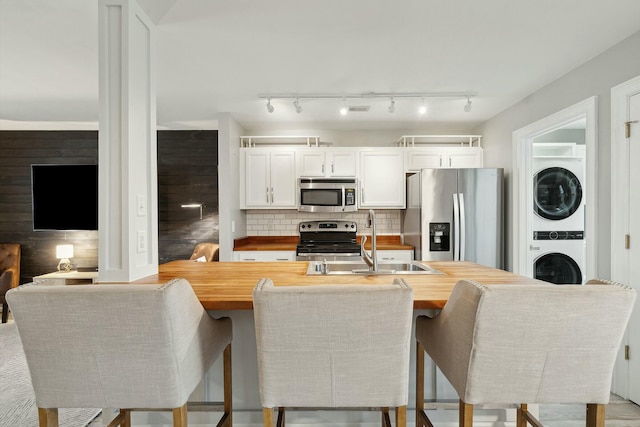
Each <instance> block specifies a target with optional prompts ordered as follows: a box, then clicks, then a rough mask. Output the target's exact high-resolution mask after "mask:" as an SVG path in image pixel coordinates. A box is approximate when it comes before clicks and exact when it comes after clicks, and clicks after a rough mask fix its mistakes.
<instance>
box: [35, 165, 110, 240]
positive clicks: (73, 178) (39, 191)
mask: <svg viewBox="0 0 640 427" xmlns="http://www.w3.org/2000/svg"><path fill="white" fill-rule="evenodd" d="M31 197H32V203H33V229H34V230H36V231H40V230H97V229H98V165H31Z"/></svg>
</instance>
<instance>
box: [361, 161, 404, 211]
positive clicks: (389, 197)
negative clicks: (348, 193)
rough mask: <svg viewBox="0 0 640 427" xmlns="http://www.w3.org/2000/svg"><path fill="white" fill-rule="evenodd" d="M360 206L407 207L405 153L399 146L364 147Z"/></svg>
mask: <svg viewBox="0 0 640 427" xmlns="http://www.w3.org/2000/svg"><path fill="white" fill-rule="evenodd" d="M359 178H360V207H361V208H387V209H388V208H399V209H403V208H404V207H405V171H404V153H403V152H402V151H401V150H398V149H378V150H363V151H360V177H359Z"/></svg>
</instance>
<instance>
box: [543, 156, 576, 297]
mask: <svg viewBox="0 0 640 427" xmlns="http://www.w3.org/2000/svg"><path fill="white" fill-rule="evenodd" d="M575 148H576V147H575V144H574V147H573V150H572V151H571V152H570V155H566V156H549V155H542V156H541V155H536V154H537V153H536V150H535V148H534V157H533V174H534V176H533V244H532V245H531V258H532V259H531V262H532V263H533V277H534V278H536V279H540V280H544V281H546V282H551V283H555V284H559V285H561V284H583V283H585V281H586V271H585V270H586V265H585V260H586V241H585V235H584V229H585V196H586V192H585V191H584V179H585V156H584V154H583V153H584V151H581V150H576V149H575ZM540 152H541V151H540V150H538V153H540ZM543 153H544V152H543ZM544 154H548V153H544Z"/></svg>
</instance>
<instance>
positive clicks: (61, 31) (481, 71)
mask: <svg viewBox="0 0 640 427" xmlns="http://www.w3.org/2000/svg"><path fill="white" fill-rule="evenodd" d="M139 3H140V4H141V5H142V6H143V7H144V8H145V10H146V11H147V12H148V13H149V15H150V16H151V17H152V19H153V20H154V21H155V22H156V24H157V27H156V30H157V31H156V36H157V38H156V50H155V52H156V54H157V56H156V60H157V68H156V71H157V120H158V125H159V126H161V127H164V128H175V129H192V128H203V129H215V128H216V126H217V121H216V117H217V116H216V115H217V113H219V112H229V113H231V114H232V115H233V116H234V117H235V118H236V119H237V120H238V121H239V122H240V124H241V125H243V126H244V127H245V128H247V129H261V130H262V129H264V130H277V129H290V130H291V129H335V130H341V129H342V130H350V129H403V130H426V131H429V130H436V129H438V130H440V129H444V130H446V129H451V130H472V129H473V128H474V127H476V126H478V125H479V124H481V123H482V122H484V121H486V120H488V119H490V118H491V117H493V116H495V115H496V114H498V113H500V112H501V111H503V110H505V109H506V108H508V107H509V106H511V105H513V104H514V103H516V102H518V101H520V100H522V99H523V98H525V97H526V96H527V95H529V94H531V93H533V92H535V91H536V90H538V89H540V88H541V87H543V86H545V85H546V84H548V83H550V82H552V81H554V80H555V79H557V78H559V77H560V76H562V75H564V74H566V73H567V72H569V71H570V70H572V69H574V68H576V67H578V66H579V65H581V64H583V63H585V62H586V61H588V60H589V59H591V58H593V57H594V56H596V55H598V54H599V53H601V52H603V51H605V50H606V49H608V48H610V47H611V46H613V45H614V44H616V43H618V42H620V41H621V40H623V39H625V38H626V37H628V36H630V35H632V34H633V33H635V32H637V31H640V20H639V19H638V16H640V2H639V1H637V0H608V1H606V2H605V1H602V0H562V1H558V0H535V1H514V0H482V1H472V0H447V1H443V0H400V1H382V0H348V1H347V0H323V1H317V0H316V1H311V0H259V1H256V0H139ZM97 15H98V1H97V0H55V1H52V0H0V129H2V128H4V129H7V128H12V127H14V128H15V127H18V128H20V127H25V126H28V124H27V123H25V122H64V123H71V126H78V127H83V126H88V127H91V126H94V127H95V126H97V125H96V123H97V120H98V16H97ZM369 92H377V93H407V92H410V93H424V92H428V93H443V92H455V93H460V92H471V93H475V94H476V95H475V96H474V97H472V98H471V100H472V102H473V108H472V110H471V111H470V112H464V111H463V107H464V105H465V104H466V102H467V100H466V98H464V97H460V98H427V99H425V101H426V103H427V106H428V112H427V114H425V115H424V116H420V115H419V114H418V113H417V108H418V105H419V103H420V100H419V99H408V98H397V99H396V111H395V112H394V113H389V112H388V106H389V99H388V98H380V99H377V98H376V99H369V98H364V99H346V100H345V102H346V104H348V105H351V106H362V105H366V106H370V107H371V108H370V110H369V112H366V113H350V114H348V115H347V116H344V117H343V116H341V115H340V114H339V113H338V109H339V108H340V107H341V106H342V103H343V100H341V99H324V100H318V99H315V100H314V99H301V100H300V105H301V106H302V107H303V112H302V113H300V114H297V113H296V112H295V109H294V107H293V105H292V100H291V99H287V100H277V99H274V100H272V101H271V103H272V104H273V106H274V112H273V113H268V112H267V109H266V101H265V100H264V99H259V97H258V96H259V95H265V94H274V93H279V94H282V93H287V94H296V93H298V94H300V93H304V94H318V95H321V94H339V95H341V94H356V93H369Z"/></svg>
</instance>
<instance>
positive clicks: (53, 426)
mask: <svg viewBox="0 0 640 427" xmlns="http://www.w3.org/2000/svg"><path fill="white" fill-rule="evenodd" d="M38 423H39V424H40V427H58V408H38Z"/></svg>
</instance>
